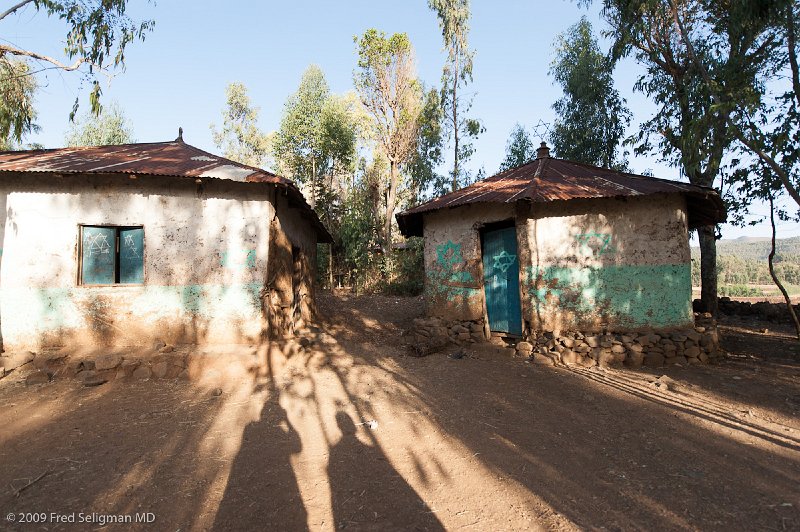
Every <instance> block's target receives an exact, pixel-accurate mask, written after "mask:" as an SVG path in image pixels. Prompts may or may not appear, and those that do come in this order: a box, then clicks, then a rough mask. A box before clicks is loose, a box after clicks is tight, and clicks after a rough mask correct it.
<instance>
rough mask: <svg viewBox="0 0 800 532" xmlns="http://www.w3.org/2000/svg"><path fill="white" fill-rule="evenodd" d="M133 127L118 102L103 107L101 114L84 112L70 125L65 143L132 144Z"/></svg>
mask: <svg viewBox="0 0 800 532" xmlns="http://www.w3.org/2000/svg"><path fill="white" fill-rule="evenodd" d="M132 142H136V140H135V139H134V138H133V128H132V126H131V124H130V122H129V121H128V119H127V118H125V115H124V113H123V112H122V108H121V107H120V106H119V105H118V104H117V103H112V104H111V105H109V106H105V107H103V110H102V111H101V112H100V114H99V115H94V114H91V113H84V114H83V116H81V117H80V118H79V119H78V120H77V121H76V122H73V123H72V124H71V125H70V129H69V131H68V132H67V134H66V136H65V139H64V144H65V145H66V146H106V145H111V144H130V143H132Z"/></svg>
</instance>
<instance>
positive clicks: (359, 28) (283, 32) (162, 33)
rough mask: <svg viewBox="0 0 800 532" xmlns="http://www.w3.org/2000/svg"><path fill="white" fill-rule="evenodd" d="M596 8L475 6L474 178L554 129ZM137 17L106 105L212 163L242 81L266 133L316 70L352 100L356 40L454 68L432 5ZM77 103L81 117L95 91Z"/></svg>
mask: <svg viewBox="0 0 800 532" xmlns="http://www.w3.org/2000/svg"><path fill="white" fill-rule="evenodd" d="M597 9H598V8H597V7H596V6H595V7H593V8H591V9H589V10H587V9H581V8H579V7H578V6H577V4H576V3H575V2H572V1H568V0H551V1H549V2H531V1H499V0H498V1H486V0H473V3H472V22H471V28H472V29H471V33H470V43H471V46H472V48H473V49H474V50H476V56H475V66H474V83H473V84H472V85H471V87H470V91H472V92H473V93H474V104H473V108H472V112H471V115H472V116H474V117H477V118H480V119H481V120H482V122H483V124H484V125H485V127H486V132H485V133H484V134H483V135H482V136H481V138H480V139H479V140H478V141H477V142H476V153H475V155H474V156H473V159H472V161H471V164H470V166H471V167H472V168H473V170H475V171H476V170H477V169H479V168H481V167H482V166H483V167H485V169H486V171H487V173H488V174H489V175H491V174H492V173H494V172H495V171H496V170H497V167H498V166H499V164H500V161H501V160H502V158H503V156H504V152H505V144H506V140H507V138H508V134H509V132H510V131H511V128H512V127H513V126H514V124H515V123H516V122H519V123H521V124H523V125H525V126H528V127H530V126H533V125H534V124H536V123H537V122H539V121H540V120H541V121H544V122H549V123H552V121H553V111H552V109H551V105H552V103H553V102H554V101H555V100H556V99H558V98H559V97H560V95H561V93H560V89H559V88H558V87H556V86H554V85H553V83H552V80H551V79H550V78H549V77H548V75H547V71H548V68H549V65H550V61H551V56H552V47H553V42H554V40H555V38H556V36H557V35H558V34H559V33H561V32H563V31H564V30H566V29H567V28H568V27H569V26H570V25H572V24H574V23H575V22H576V21H577V20H578V19H579V18H580V17H581V15H586V16H587V17H588V18H589V20H590V21H592V23H593V25H594V26H595V30H596V31H598V30H600V29H602V28H603V23H602V21H600V20H599V17H598V13H597ZM131 14H132V15H133V16H134V17H136V18H144V17H146V18H153V19H155V21H156V25H155V30H154V31H153V32H152V33H150V34H148V36H147V39H146V41H145V42H136V43H133V44H132V45H130V47H129V48H128V50H127V54H126V62H127V70H126V71H125V72H121V73H119V74H118V75H117V76H116V77H114V79H113V80H112V81H111V82H110V85H106V84H105V81H104V82H103V83H104V85H103V93H104V98H105V100H104V101H105V102H110V101H116V102H118V103H119V104H120V106H121V107H122V108H123V110H124V112H125V115H126V116H127V117H128V119H129V120H130V122H131V123H132V125H133V129H134V132H135V136H136V138H137V140H138V141H140V142H152V141H163V140H171V139H174V138H175V137H176V136H177V130H178V126H182V127H183V129H184V139H185V140H186V141H187V142H189V143H191V144H193V145H195V146H198V147H200V148H202V149H205V150H208V151H211V152H215V151H217V150H216V147H215V146H214V144H213V141H212V139H211V132H210V129H209V124H211V123H212V122H216V123H219V122H220V112H221V110H222V108H223V105H224V89H225V86H226V85H227V84H228V83H229V82H232V81H241V82H243V83H244V84H245V85H246V86H247V87H248V89H249V94H250V97H251V99H252V100H253V102H254V104H255V105H257V106H259V107H260V109H261V116H260V125H261V128H262V129H264V130H265V131H270V130H274V129H276V128H277V127H278V124H279V122H280V117H281V112H282V109H283V104H284V102H285V101H286V98H287V96H289V94H291V93H292V92H294V91H295V90H296V88H297V85H298V83H299V80H300V76H301V74H302V72H303V71H304V70H305V69H306V67H307V66H308V65H309V64H312V63H316V64H318V65H319V66H320V67H321V68H322V69H323V71H324V72H325V74H326V77H327V79H328V83H329V84H330V86H331V90H332V91H334V92H345V91H347V90H350V89H351V88H352V72H353V68H354V67H355V63H356V55H355V45H354V43H353V36H355V35H359V34H361V33H363V32H364V31H365V30H366V29H368V28H371V27H375V28H377V29H379V30H383V31H385V32H387V33H392V32H400V31H404V32H407V33H408V34H409V37H410V39H411V41H412V43H413V44H414V47H415V49H416V54H417V67H418V72H419V75H420V78H421V79H422V80H423V81H425V82H426V83H428V84H435V83H437V82H438V81H439V78H440V76H441V67H442V63H443V61H444V57H445V56H444V53H443V52H442V49H441V48H442V44H441V33H440V31H439V27H438V24H437V20H436V17H435V14H434V13H433V12H432V11H430V10H429V9H428V8H427V1H426V0H414V1H402V2H398V1H383V0H380V1H379V0H373V1H365V0H342V1H339V2H322V1H317V2H312V1H308V0H295V1H293V2H271V1H270V2H241V1H236V0H234V1H231V2H227V3H219V2H210V1H205V0H203V1H200V0H198V1H188V0H175V1H172V2H169V1H161V2H159V3H158V4H155V5H154V4H151V3H150V4H148V3H145V2H132V5H131ZM2 25H3V38H4V39H6V40H8V41H10V42H11V43H13V44H15V45H17V46H22V47H26V48H29V49H35V50H37V51H40V52H45V53H48V54H51V55H53V56H55V57H61V49H62V47H63V45H62V43H63V39H64V35H65V32H66V30H65V29H64V26H63V25H61V24H59V22H58V21H55V20H49V19H47V18H46V17H45V16H43V15H42V14H36V12H35V10H34V9H33V8H31V7H28V8H25V9H23V10H21V12H20V13H19V14H18V15H17V16H15V17H9V18H8V19H6V20H4V21H2ZM638 73H639V68H638V66H637V65H636V64H635V63H634V62H633V61H626V62H624V63H622V64H621V65H620V66H619V68H618V69H617V71H616V72H615V80H616V84H617V88H618V89H619V90H620V92H621V93H622V94H623V96H624V97H625V98H626V99H627V100H628V105H629V107H630V108H631V110H632V112H633V115H634V124H632V126H631V130H630V131H631V132H632V131H633V128H634V127H636V124H637V123H638V121H641V120H645V119H647V118H648V117H649V116H651V114H652V112H653V105H652V104H651V103H650V102H649V101H648V100H647V98H646V97H645V96H643V95H642V94H638V93H633V92H632V90H631V88H632V86H633V83H634V82H635V80H636V78H637V76H638ZM40 84H41V88H40V91H39V93H38V96H37V101H36V106H37V109H38V111H39V119H38V123H39V125H40V126H41V127H42V131H41V132H40V133H38V134H36V135H34V136H32V137H31V138H30V139H29V140H30V141H34V142H39V143H42V144H44V145H45V146H47V147H58V146H61V145H63V142H64V134H65V132H66V130H67V128H68V115H69V111H70V109H71V107H72V102H73V101H74V100H75V97H76V96H77V95H78V94H79V90H80V85H81V83H80V79H79V77H77V76H74V75H72V74H66V73H57V72H52V71H51V72H49V73H47V75H46V76H42V77H40ZM84 89H85V87H84ZM80 95H81V104H82V105H83V109H86V107H87V99H86V95H87V91H86V90H83V91H82V92H81V93H80ZM534 140H535V141H537V142H538V140H539V139H538V138H537V139H534ZM631 166H632V168H633V170H634V171H636V172H642V171H644V170H645V169H652V170H653V172H654V174H655V175H656V176H658V177H663V178H667V179H680V176H679V172H678V171H677V169H675V168H670V167H668V166H665V165H663V164H661V163H659V162H658V160H657V158H656V157H655V156H650V157H638V158H634V159H632V161H631ZM755 212H756V213H757V214H759V213H760V214H762V215H763V214H764V213H765V212H766V209H764V208H763V207H757V208H756V209H755ZM768 232H769V228H768V226H767V225H763V224H762V225H760V226H757V227H754V228H747V229H740V228H734V227H732V226H724V227H723V236H724V237H725V238H735V237H738V236H741V235H752V236H755V235H767V234H768ZM779 232H780V234H779V237H786V236H796V235H800V225H798V224H782V225H781V226H780V228H779Z"/></svg>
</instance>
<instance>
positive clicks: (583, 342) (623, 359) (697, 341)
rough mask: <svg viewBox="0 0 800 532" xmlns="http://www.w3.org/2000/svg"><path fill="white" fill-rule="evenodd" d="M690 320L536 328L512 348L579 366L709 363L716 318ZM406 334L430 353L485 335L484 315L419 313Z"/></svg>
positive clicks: (715, 346) (715, 354) (416, 350)
mask: <svg viewBox="0 0 800 532" xmlns="http://www.w3.org/2000/svg"><path fill="white" fill-rule="evenodd" d="M694 321H695V326H694V327H692V328H686V329H673V330H669V331H639V332H625V333H613V332H607V333H603V334H597V333H585V332H580V331H571V332H565V333H560V334H554V333H552V332H540V331H537V332H534V333H532V334H531V335H529V336H527V337H526V338H525V339H523V341H519V342H517V343H516V353H517V355H518V356H522V357H526V358H529V359H531V360H533V361H536V362H544V363H552V364H566V365H580V366H603V367H607V366H615V365H617V366H621V365H625V366H627V367H631V368H639V367H641V366H650V367H658V366H663V365H671V364H681V365H691V364H708V363H712V362H714V361H716V360H717V359H719V358H720V357H721V356H722V353H721V351H720V350H719V333H718V332H717V325H716V322H715V321H714V320H713V318H712V317H711V314H708V313H704V314H697V313H696V314H695V315H694ZM409 334H410V336H411V340H412V345H411V354H412V355H414V356H425V355H429V354H431V353H434V352H436V351H439V350H441V349H444V348H445V347H447V346H448V345H452V344H457V345H466V344H470V343H475V342H484V341H486V340H487V338H486V336H485V334H484V322H483V320H471V321H446V320H443V319H441V318H436V317H432V318H417V319H415V320H414V328H413V330H412V331H410V332H409Z"/></svg>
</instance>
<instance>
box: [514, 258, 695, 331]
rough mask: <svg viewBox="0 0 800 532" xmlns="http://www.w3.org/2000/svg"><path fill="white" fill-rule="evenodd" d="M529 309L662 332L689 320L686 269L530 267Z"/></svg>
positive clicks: (678, 266) (689, 290) (688, 275)
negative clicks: (531, 307)
mask: <svg viewBox="0 0 800 532" xmlns="http://www.w3.org/2000/svg"><path fill="white" fill-rule="evenodd" d="M527 276H528V279H527V286H528V287H529V288H528V295H529V296H530V298H531V299H532V303H533V305H534V306H535V309H534V311H537V310H538V311H542V312H547V310H548V309H551V310H556V309H560V310H563V311H567V312H573V313H574V314H575V315H576V319H579V320H580V319H582V318H587V319H588V318H589V317H591V316H598V315H599V316H602V317H603V318H604V319H606V320H608V321H613V322H616V323H618V324H621V325H626V326H631V327H654V328H666V327H674V326H680V325H685V324H686V323H687V322H691V320H692V302H691V296H692V282H691V266H690V265H689V264H688V263H682V264H665V265H658V266H629V265H626V266H603V267H597V268H568V267H561V266H548V267H537V266H533V267H529V268H528V272H527Z"/></svg>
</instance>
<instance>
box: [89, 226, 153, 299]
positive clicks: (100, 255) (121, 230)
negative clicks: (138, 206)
mask: <svg viewBox="0 0 800 532" xmlns="http://www.w3.org/2000/svg"><path fill="white" fill-rule="evenodd" d="M80 258H81V264H80V273H81V278H80V284H82V285H105V284H143V283H144V228H143V227H141V226H138V227H136V226H134V227H128V226H124V227H118V226H108V225H82V226H81V251H80Z"/></svg>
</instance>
